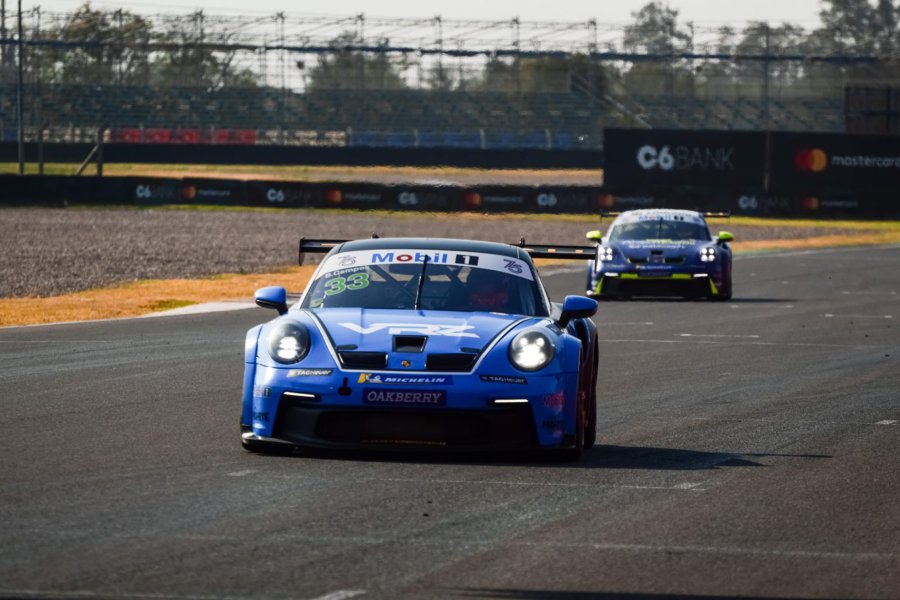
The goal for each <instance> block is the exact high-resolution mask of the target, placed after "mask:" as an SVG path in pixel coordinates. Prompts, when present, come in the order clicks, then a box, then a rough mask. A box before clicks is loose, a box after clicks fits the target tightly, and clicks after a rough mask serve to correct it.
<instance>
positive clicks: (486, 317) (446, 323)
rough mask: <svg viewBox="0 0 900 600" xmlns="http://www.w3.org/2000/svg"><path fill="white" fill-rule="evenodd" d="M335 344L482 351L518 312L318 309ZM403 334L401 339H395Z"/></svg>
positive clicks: (338, 346)
mask: <svg viewBox="0 0 900 600" xmlns="http://www.w3.org/2000/svg"><path fill="white" fill-rule="evenodd" d="M315 316H316V317H318V319H319V321H320V322H321V323H322V325H323V326H324V327H325V329H326V330H327V331H328V335H329V337H330V338H331V340H332V342H333V343H334V345H335V348H336V349H343V348H346V349H352V350H356V351H360V352H394V351H397V350H395V349H396V348H398V347H397V346H396V345H395V343H397V342H398V341H399V342H400V344H401V345H403V344H406V345H407V346H408V345H410V344H413V345H415V344H417V343H423V340H422V338H424V347H423V349H422V350H419V352H426V353H438V354H443V353H457V352H460V351H461V350H462V349H464V348H465V349H466V351H467V352H472V351H473V350H478V351H480V350H482V349H484V348H485V346H487V345H488V343H489V342H490V341H491V340H492V339H494V338H495V337H496V336H497V335H498V334H500V333H501V332H502V331H503V330H505V329H506V328H507V327H509V326H510V325H512V324H513V323H515V322H517V321H519V320H521V319H522V318H523V317H522V316H520V315H506V314H499V313H484V312H450V311H439V310H422V311H409V310H406V311H397V310H384V309H371V308H369V309H366V308H328V309H320V310H316V311H315ZM397 338H402V339H399V340H398V339H397Z"/></svg>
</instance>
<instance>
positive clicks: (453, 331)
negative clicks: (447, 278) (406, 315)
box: [340, 323, 478, 339]
mask: <svg viewBox="0 0 900 600" xmlns="http://www.w3.org/2000/svg"><path fill="white" fill-rule="evenodd" d="M340 326H341V327H346V328H347V329H349V330H350V331H355V332H356V333H361V334H363V335H366V334H370V333H378V332H379V331H384V330H385V329H387V332H388V334H389V335H410V334H413V335H438V336H445V337H468V338H476V339H478V336H477V335H476V334H474V333H469V332H467V330H468V329H475V326H474V325H433V324H426V325H409V324H408V323H375V324H373V325H369V326H368V327H360V326H359V325H357V324H356V323H340Z"/></svg>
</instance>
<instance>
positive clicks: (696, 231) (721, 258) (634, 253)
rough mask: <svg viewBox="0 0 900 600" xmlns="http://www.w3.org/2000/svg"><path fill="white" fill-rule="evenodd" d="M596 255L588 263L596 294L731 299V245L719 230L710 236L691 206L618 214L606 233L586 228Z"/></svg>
mask: <svg viewBox="0 0 900 600" xmlns="http://www.w3.org/2000/svg"><path fill="white" fill-rule="evenodd" d="M587 238H588V239H589V240H593V241H594V242H596V243H597V256H596V259H595V260H592V261H590V262H589V263H588V268H587V286H586V288H587V295H588V296H590V297H594V298H621V297H631V296H684V297H688V298H698V297H701V298H709V299H710V300H729V299H730V298H731V287H732V286H731V247H730V246H729V244H728V242H730V241H732V240H733V239H734V236H733V235H731V234H730V233H728V232H727V231H723V232H721V233H719V235H718V238H716V239H715V240H713V238H712V236H710V233H709V227H707V225H706V219H704V215H703V214H702V213H699V212H695V211H691V210H673V209H660V208H651V209H642V210H630V211H626V212H623V213H621V214H620V215H619V216H618V217H616V219H615V221H613V223H612V225H610V227H609V231H607V233H606V236H605V237H602V236H601V233H600V232H599V231H590V232H588V233H587Z"/></svg>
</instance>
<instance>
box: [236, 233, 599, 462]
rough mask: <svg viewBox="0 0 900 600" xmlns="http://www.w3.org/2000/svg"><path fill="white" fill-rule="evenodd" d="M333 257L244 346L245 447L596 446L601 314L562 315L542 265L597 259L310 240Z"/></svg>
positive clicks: (559, 251)
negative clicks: (544, 260)
mask: <svg viewBox="0 0 900 600" xmlns="http://www.w3.org/2000/svg"><path fill="white" fill-rule="evenodd" d="M309 252H327V255H326V256H325V257H324V258H323V260H322V262H321V263H320V265H319V267H318V268H317V270H316V272H315V274H314V275H313V276H312V278H311V279H310V282H309V284H308V286H307V288H306V291H305V292H304V294H303V296H302V299H301V300H300V301H299V302H297V303H296V304H295V305H293V306H291V307H290V308H288V306H287V302H286V299H287V296H286V293H285V290H284V288H282V287H268V288H263V289H260V290H258V291H257V292H256V296H255V297H256V303H257V304H258V305H260V306H263V307H268V308H273V309H275V310H277V311H278V315H279V316H278V317H277V318H275V319H273V320H272V321H269V322H268V323H265V324H262V325H259V326H257V327H254V328H253V329H251V330H250V331H249V332H248V333H247V338H246V345H245V369H244V393H243V410H242V412H241V441H242V444H243V446H244V448H246V449H247V450H249V451H253V452H266V451H279V450H282V451H283V450H285V449H293V448H295V447H298V448H301V449H302V448H346V449H356V450H360V449H372V448H388V449H400V448H404V449H424V448H441V449H447V450H453V449H457V450H466V451H472V450H486V449H487V450H490V449H496V450H512V451H518V450H525V449H531V448H534V449H557V450H561V451H562V453H563V454H564V455H566V456H568V457H569V458H573V459H574V458H577V457H579V456H580V455H581V453H582V452H583V450H585V449H587V448H590V447H592V446H593V445H594V443H595V436H596V393H595V389H596V383H597V362H598V358H597V328H596V326H595V325H594V323H593V321H592V320H591V316H592V315H593V314H594V313H595V312H596V310H597V303H596V301H594V300H592V299H590V298H585V297H583V296H567V297H566V298H565V300H564V302H563V303H562V304H561V305H560V304H554V303H551V302H550V301H549V300H548V297H547V294H546V291H545V290H544V287H543V285H542V283H541V281H540V278H539V277H538V272H537V269H536V268H535V266H534V263H533V262H532V256H534V257H541V256H553V257H557V258H588V257H590V256H593V255H594V252H595V249H594V248H592V247H590V246H586V247H579V246H555V247H550V246H541V247H535V246H533V247H526V246H525V244H524V240H523V241H522V244H521V245H518V246H514V245H508V244H500V243H493V242H480V241H468V240H448V239H433V238H381V239H378V238H375V239H367V240H356V241H341V240H301V242H300V256H301V258H300V260H301V262H302V260H303V255H304V254H305V253H309Z"/></svg>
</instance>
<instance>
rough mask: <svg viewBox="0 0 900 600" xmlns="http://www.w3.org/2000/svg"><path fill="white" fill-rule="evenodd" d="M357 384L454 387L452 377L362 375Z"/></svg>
mask: <svg viewBox="0 0 900 600" xmlns="http://www.w3.org/2000/svg"><path fill="white" fill-rule="evenodd" d="M357 383H371V384H376V385H453V377H452V376H451V375H384V374H382V373H360V374H359V379H358V380H357Z"/></svg>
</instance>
